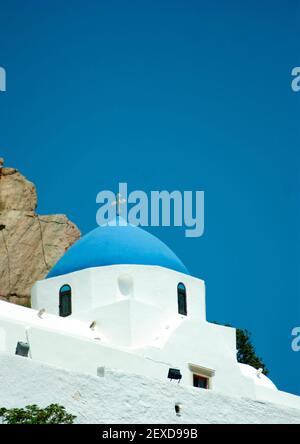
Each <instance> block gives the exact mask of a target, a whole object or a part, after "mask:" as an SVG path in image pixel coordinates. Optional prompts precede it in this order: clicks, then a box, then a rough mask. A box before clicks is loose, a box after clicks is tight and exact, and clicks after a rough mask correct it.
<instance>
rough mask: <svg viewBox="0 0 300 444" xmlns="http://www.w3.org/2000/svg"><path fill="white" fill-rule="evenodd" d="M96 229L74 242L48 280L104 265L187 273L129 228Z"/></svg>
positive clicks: (151, 239) (156, 243) (162, 248)
mask: <svg viewBox="0 0 300 444" xmlns="http://www.w3.org/2000/svg"><path fill="white" fill-rule="evenodd" d="M120 220H121V219H120V218H118V219H117V223H116V226H102V227H98V228H96V229H95V230H93V231H91V232H90V233H88V234H86V235H85V236H83V237H82V238H81V239H80V240H79V241H77V242H76V243H75V244H74V245H73V246H72V247H71V248H70V249H69V250H68V251H67V252H66V253H65V254H64V256H63V257H62V258H61V259H60V260H59V261H58V262H57V263H56V265H55V266H54V267H53V268H52V270H51V271H50V273H49V274H48V276H47V277H48V278H51V277H55V276H61V275H64V274H67V273H72V272H74V271H78V270H83V269H86V268H92V267H103V266H105V265H120V264H135V265H158V266H160V267H165V268H170V269H171V270H175V271H178V272H180V273H184V274H189V272H188V270H187V269H186V268H185V266H184V265H183V263H182V262H181V261H180V259H179V258H178V257H177V256H176V255H175V254H174V253H173V251H172V250H171V249H170V248H169V247H167V246H166V245H165V244H164V243H163V242H162V241H160V240H159V239H158V238H157V237H155V236H153V235H152V234H150V233H148V232H147V231H145V230H142V229H141V228H138V227H135V226H133V225H129V224H128V225H122V224H120Z"/></svg>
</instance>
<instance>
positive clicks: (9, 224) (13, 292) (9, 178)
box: [0, 159, 80, 305]
mask: <svg viewBox="0 0 300 444" xmlns="http://www.w3.org/2000/svg"><path fill="white" fill-rule="evenodd" d="M3 165H4V161H3V159H0V299H4V300H7V301H9V302H14V303H16V304H20V305H29V304H30V289H31V287H32V285H33V284H34V282H35V281H37V280H39V279H43V278H44V277H45V276H46V275H47V273H48V271H49V270H50V269H51V268H52V267H53V265H54V264H55V263H56V262H57V260H58V259H59V258H60V257H61V256H62V255H63V254H64V253H65V251H66V250H67V249H68V248H69V247H70V246H71V245H72V244H73V243H74V242H75V241H76V240H77V239H79V237H80V232H79V230H78V228H77V227H76V225H75V224H73V223H72V222H71V221H69V220H68V218H67V217H66V216H64V215H61V214H58V215H57V214H55V215H49V216H39V215H38V214H37V213H36V211H35V210H36V207H37V194H36V189H35V186H34V185H33V183H31V182H29V181H28V180H27V179H26V178H25V177H24V176H22V174H20V173H19V172H18V171H17V170H16V169H14V168H5V167H4V166H3Z"/></svg>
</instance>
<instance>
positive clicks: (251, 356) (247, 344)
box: [214, 322, 269, 375]
mask: <svg viewBox="0 0 300 444" xmlns="http://www.w3.org/2000/svg"><path fill="white" fill-rule="evenodd" d="M214 324H219V323H218V322H214ZM225 327H232V325H230V324H226V325H225ZM236 348H237V360H238V362H240V363H241V364H248V365H251V366H252V367H254V368H257V369H259V368H262V370H263V373H264V374H265V375H268V374H269V370H268V369H267V367H266V365H265V363H264V362H263V360H262V359H261V358H260V357H259V356H257V354H256V351H255V348H254V345H253V344H252V342H251V333H250V332H249V331H248V330H246V329H241V328H237V329H236Z"/></svg>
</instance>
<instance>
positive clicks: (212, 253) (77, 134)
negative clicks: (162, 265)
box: [0, 0, 300, 394]
mask: <svg viewBox="0 0 300 444" xmlns="http://www.w3.org/2000/svg"><path fill="white" fill-rule="evenodd" d="M298 24H299V2H298V1H295V0H293V1H292V0H290V1H286V0H285V1H283V0H282V1H276V0H273V1H261V2H253V1H245V2H240V1H228V2H224V1H223V0H222V1H221V0H220V1H201V0H198V1H191V0H181V1H176V0H172V1H171V0H169V1H164V0H160V1H155V0H151V1H131V0H127V1H121V0H120V1H115V0H109V1H108V0H107V1H101V0H98V1H92V0H89V1H83V0H80V1H79V0H72V1H64V2H62V1H58V0H52V1H49V0H47V1H46V0H44V1H43V2H41V1H38V0H29V1H26V2H25V1H22V0H18V1H17V0H9V1H8V0H7V1H5V0H3V1H2V2H1V5H0V66H4V67H5V68H6V70H7V88H8V90H7V93H5V94H3V93H1V94H0V154H1V155H2V156H4V157H5V158H6V161H7V162H6V163H7V164H9V165H11V166H15V167H17V168H18V169H20V170H21V171H22V172H23V173H24V174H25V175H26V176H27V177H28V178H30V179H31V180H32V181H34V182H35V184H36V185H37V188H38V193H39V207H38V211H39V213H41V214H46V213H66V214H67V215H68V217H69V218H71V219H72V220H73V221H74V222H76V223H77V224H78V226H79V227H80V229H81V230H82V232H83V233H86V232H87V231H89V230H90V229H92V228H93V227H94V226H95V215H96V210H97V206H96V203H95V196H96V194H97V192H98V191H100V190H103V189H109V190H115V189H116V188H117V185H118V183H119V182H120V181H125V182H128V185H129V190H134V189H141V190H144V191H146V192H148V191H150V190H161V189H167V190H170V191H171V190H174V189H179V190H182V191H183V190H204V191H205V193H206V217H205V225H206V231H205V235H204V236H203V237H201V238H198V239H187V238H186V237H185V236H184V232H183V230H181V229H179V228H173V229H171V228H170V229H167V228H164V229H155V230H153V229H152V230H150V231H152V232H153V233H154V234H156V235H158V236H159V237H160V238H161V239H162V240H164V241H165V242H166V243H167V244H168V245H169V246H170V247H171V248H173V250H174V251H175V252H176V253H177V254H178V256H179V257H180V258H181V259H182V260H183V262H184V263H185V264H186V266H187V267H188V268H189V269H190V271H191V273H192V274H193V275H195V276H198V277H201V278H203V279H205V281H206V285H207V308H208V318H209V319H210V320H217V321H219V322H224V323H231V324H233V325H235V326H237V327H245V328H248V329H249V330H250V331H251V332H252V333H253V339H254V342H255V345H256V347H257V350H258V353H259V354H260V355H261V356H262V357H263V358H264V360H265V361H266V364H267V366H268V367H269V368H270V369H271V377H272V379H273V380H274V382H275V383H276V384H278V385H279V387H280V388H282V389H284V390H289V391H293V392H297V393H299V394H300V378H299V367H300V353H298V354H297V353H294V352H292V351H291V335H290V333H291V329H292V328H293V327H294V326H299V325H300V307H299V287H300V285H299V284H300V282H299V265H300V258H299V240H300V239H299V222H300V220H299V219H300V215H299V200H300V199H299V197H300V196H299V177H300V176H299V165H300V154H299V100H300V93H298V95H297V94H296V93H293V92H292V90H291V87H290V82H291V75H290V73H291V69H292V68H293V67H294V66H299V63H300V59H299V49H298V43H299V25H298ZM203 340H205V338H203Z"/></svg>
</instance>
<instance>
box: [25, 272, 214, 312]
mask: <svg viewBox="0 0 300 444" xmlns="http://www.w3.org/2000/svg"><path fill="white" fill-rule="evenodd" d="M126 280H127V284H126ZM124 282H125V283H124ZM179 282H183V283H184V285H185V286H186V290H187V306H188V315H189V316H190V317H195V318H197V319H199V320H205V319H206V310H205V286H204V282H203V281H202V280H200V279H196V278H194V277H191V276H188V275H185V274H182V273H178V272H176V271H173V270H169V269H166V268H162V267H157V266H142V265H113V266H107V267H98V268H90V269H87V270H80V271H77V272H74V273H70V274H67V275H64V276H58V277H54V278H51V279H45V280H43V281H39V282H37V283H36V284H35V285H34V287H33V289H32V308H35V309H38V308H41V307H44V308H46V310H47V311H48V312H49V313H53V314H57V313H58V301H59V289H60V288H61V287H62V286H63V285H64V284H69V285H70V286H71V288H72V302H73V304H72V316H73V317H75V316H77V315H78V314H79V313H80V312H81V311H85V310H87V309H90V308H91V309H93V308H95V307H97V306H103V305H108V304H111V303H114V302H116V301H119V300H124V299H131V300H133V299H134V300H138V301H140V302H145V303H148V304H153V305H156V306H157V307H159V308H160V310H163V311H166V312H167V313H168V314H169V316H171V315H173V314H175V313H177V310H178V307H177V285H178V283H179ZM79 295H80V296H79Z"/></svg>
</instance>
